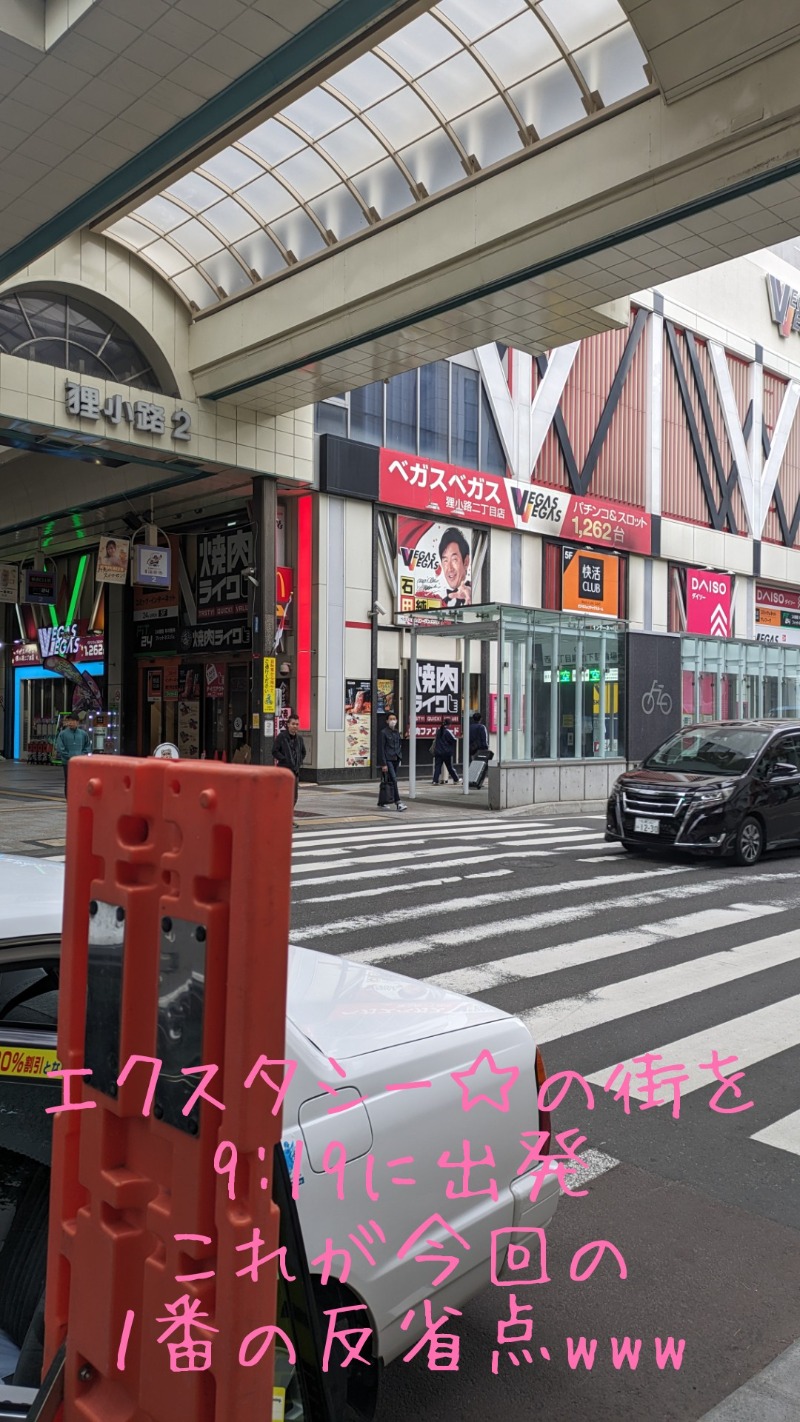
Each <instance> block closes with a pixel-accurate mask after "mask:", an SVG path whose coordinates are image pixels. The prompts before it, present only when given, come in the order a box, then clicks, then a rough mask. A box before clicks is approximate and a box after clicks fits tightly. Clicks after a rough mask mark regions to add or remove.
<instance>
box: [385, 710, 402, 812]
mask: <svg viewBox="0 0 800 1422" xmlns="http://www.w3.org/2000/svg"><path fill="white" fill-rule="evenodd" d="M402 757H403V743H402V741H401V740H400V732H399V731H398V729H397V717H396V716H395V714H394V712H393V711H390V713H389V715H388V716H387V718H386V725H385V726H384V728H383V730H382V731H381V733H380V736H379V737H378V760H379V761H380V766H381V771H382V773H383V775H384V776H385V777H386V780H387V781H388V784H389V788H390V790H391V793H392V798H391V801H390V802H389V804H387V805H384V806H383V808H384V809H385V810H389V809H391V806H392V805H396V806H397V808H398V810H405V808H406V806H405V805H404V804H403V802H402V800H401V799H400V786H399V785H398V783H397V772H398V770H399V769H400V762H401V760H402ZM379 803H380V802H379Z"/></svg>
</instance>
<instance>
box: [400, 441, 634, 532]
mask: <svg viewBox="0 0 800 1422" xmlns="http://www.w3.org/2000/svg"><path fill="white" fill-rule="evenodd" d="M379 468H380V476H379V498H380V502H381V503H382V504H391V505H394V507H396V508H401V509H416V510H418V511H419V512H424V513H427V514H428V516H429V517H430V518H431V519H435V520H436V521H439V522H442V521H447V522H448V523H449V522H451V521H452V520H454V519H456V520H466V521H467V522H470V523H477V524H483V525H489V526H490V527H491V526H494V527H495V528H507V529H514V530H518V531H519V532H521V533H538V534H541V535H544V536H547V537H550V538H569V539H575V540H579V541H580V542H581V543H599V544H605V545H606V546H607V547H609V548H617V549H620V550H623V551H625V550H627V551H628V552H631V553H649V552H650V550H651V539H652V528H651V518H650V515H649V514H647V513H645V512H644V510H643V509H639V508H635V507H634V506H633V505H632V504H618V503H614V502H613V501H612V500H611V499H604V498H594V497H591V496H589V495H585V494H573V493H570V492H569V491H568V490H566V489H555V488H553V489H551V488H548V487H547V486H545V485H543V484H523V483H521V482H520V481H519V480H517V479H503V478H500V477H499V476H498V475H495V474H480V473H478V472H477V471H476V470H474V469H461V468H460V467H459V466H457V465H455V464H440V463H437V462H436V461H435V460H430V459H420V458H418V457H417V456H415V455H413V454H402V453H400V452H399V451H397V450H393V449H382V450H381V451H380V466H379Z"/></svg>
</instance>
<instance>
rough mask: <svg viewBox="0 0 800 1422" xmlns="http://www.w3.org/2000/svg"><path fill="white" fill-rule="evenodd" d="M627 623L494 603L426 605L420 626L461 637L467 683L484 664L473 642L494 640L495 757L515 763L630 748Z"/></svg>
mask: <svg viewBox="0 0 800 1422" xmlns="http://www.w3.org/2000/svg"><path fill="white" fill-rule="evenodd" d="M625 629H626V624H625V623H624V622H621V621H618V620H617V619H615V618H594V619H593V618H590V617H581V616H579V615H577V616H576V615H573V614H567V613H558V612H544V611H540V610H534V609H528V608H521V607H511V606H508V605H505V604H499V603H494V604H490V605H485V606H478V607H466V608H463V609H458V610H456V609H449V608H448V609H441V610H440V611H438V612H436V613H428V614H426V617H425V625H418V626H417V628H416V634H417V636H424V637H427V636H435V637H443V636H446V637H451V638H453V637H455V638H458V639H463V646H464V651H463V657H464V685H465V686H468V685H469V674H470V669H471V670H473V671H477V670H479V668H480V652H479V648H476V647H475V643H476V642H477V643H478V644H489V646H490V649H491V650H490V663H489V686H490V688H491V689H490V692H489V697H488V718H487V719H488V729H489V731H490V733H492V734H496V736H497V742H496V744H497V764H498V765H514V764H525V763H530V762H531V761H539V760H552V761H564V760H592V759H600V760H603V759H615V758H617V757H619V756H622V755H624V753H625V751H624V747H625V727H624V715H623V710H624V705H623V702H624V698H623V687H624V658H625ZM413 640H414V641H416V637H415V638H414V639H413ZM412 656H413V657H414V659H415V660H416V651H415V650H414V651H413V652H412Z"/></svg>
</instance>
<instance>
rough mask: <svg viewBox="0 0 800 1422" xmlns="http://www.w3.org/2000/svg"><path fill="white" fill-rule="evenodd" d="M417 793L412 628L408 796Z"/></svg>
mask: <svg viewBox="0 0 800 1422" xmlns="http://www.w3.org/2000/svg"><path fill="white" fill-rule="evenodd" d="M416 794H417V629H416V627H414V626H412V628H411V656H410V658H409V663H408V798H409V800H413V799H415V798H416Z"/></svg>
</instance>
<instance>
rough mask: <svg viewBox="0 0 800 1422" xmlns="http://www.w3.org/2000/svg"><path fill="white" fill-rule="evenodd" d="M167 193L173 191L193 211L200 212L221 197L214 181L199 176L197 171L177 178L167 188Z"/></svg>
mask: <svg viewBox="0 0 800 1422" xmlns="http://www.w3.org/2000/svg"><path fill="white" fill-rule="evenodd" d="M167 193H174V195H175V197H177V198H180V199H181V202H185V203H186V206H187V207H189V208H191V209H192V211H193V212H202V211H203V209H204V208H206V207H210V206H211V204H212V202H219V200H220V197H221V192H220V189H219V188H218V187H217V185H216V183H210V182H209V181H208V178H203V177H201V175H200V174H199V173H187V174H186V176H185V178H179V179H178V181H177V183H173V184H172V187H170V188H167Z"/></svg>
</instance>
